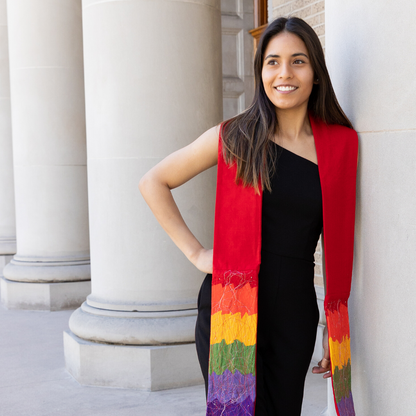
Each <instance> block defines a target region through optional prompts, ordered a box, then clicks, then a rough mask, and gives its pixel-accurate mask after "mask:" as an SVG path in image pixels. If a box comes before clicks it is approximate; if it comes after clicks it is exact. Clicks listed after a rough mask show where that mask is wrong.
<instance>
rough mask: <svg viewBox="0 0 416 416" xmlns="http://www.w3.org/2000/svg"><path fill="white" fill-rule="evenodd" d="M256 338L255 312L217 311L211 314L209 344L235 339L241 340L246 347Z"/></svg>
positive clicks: (228, 341) (231, 341) (254, 341)
mask: <svg viewBox="0 0 416 416" xmlns="http://www.w3.org/2000/svg"><path fill="white" fill-rule="evenodd" d="M256 338H257V314H254V315H248V314H244V316H243V317H242V318H241V313H240V312H238V313H234V314H224V315H223V314H222V313H221V312H217V313H216V314H214V315H212V316H211V345H214V344H218V343H220V342H221V341H222V340H225V343H226V344H231V343H233V342H234V341H235V340H238V341H240V342H242V343H243V344H244V345H246V346H247V347H248V346H250V345H255V344H256Z"/></svg>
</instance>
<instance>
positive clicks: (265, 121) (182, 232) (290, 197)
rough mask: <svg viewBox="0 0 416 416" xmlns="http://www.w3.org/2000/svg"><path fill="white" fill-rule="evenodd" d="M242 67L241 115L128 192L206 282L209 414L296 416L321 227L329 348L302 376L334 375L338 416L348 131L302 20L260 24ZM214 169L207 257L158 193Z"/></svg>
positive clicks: (344, 410)
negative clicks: (248, 92)
mask: <svg viewBox="0 0 416 416" xmlns="http://www.w3.org/2000/svg"><path fill="white" fill-rule="evenodd" d="M254 69H255V81H256V90H255V97H254V100H253V103H252V105H251V106H250V108H248V109H247V110H246V111H245V112H243V113H242V114H240V115H238V116H236V117H234V118H232V119H230V120H228V121H226V122H225V123H223V124H221V126H216V127H213V128H211V129H210V130H208V131H207V132H205V133H204V134H202V135H201V136H200V137H199V138H198V139H197V140H195V141H194V142H193V143H191V144H190V145H188V146H186V147H185V148H183V149H181V150H178V151H177V152H175V153H173V154H171V155H170V156H168V157H167V158H165V159H164V160H163V161H162V162H160V163H159V164H158V165H156V166H155V167H154V168H153V169H151V170H150V171H149V172H148V173H147V174H146V175H145V176H144V177H143V178H142V180H141V181H140V190H141V192H142V194H143V196H144V198H145V200H146V202H147V203H148V204H149V206H150V208H151V209H152V211H153V213H154V215H155V216H156V218H157V220H158V221H159V222H160V224H161V225H162V227H163V228H164V229H165V230H166V232H167V233H168V234H169V236H170V237H171V238H172V240H173V241H174V242H175V244H176V245H177V246H178V247H179V248H180V249H181V250H182V252H183V253H184V254H185V255H186V256H187V258H188V259H189V260H190V261H191V262H192V263H193V264H194V265H195V266H196V267H197V268H198V269H199V270H201V271H203V272H206V273H208V274H207V276H206V278H205V280H204V282H203V284H202V286H201V291H200V294H199V297H198V319H197V325H196V345H197V352H198V358H199V361H200V364H201V370H202V373H203V375H204V378H205V385H206V389H207V395H208V399H207V414H208V415H217V414H218V415H253V414H254V412H255V414H256V416H265V415H269V416H279V415H284V416H292V415H293V416H295V415H296V416H299V415H300V413H301V406H302V399H303V388H304V381H305V377H306V373H307V369H308V366H309V363H310V360H311V357H312V353H313V349H314V345H315V336H316V329H317V324H318V319H319V313H318V307H317V302H316V295H315V291H314V285H313V278H314V263H313V255H314V251H315V247H316V244H317V241H318V239H319V235H320V233H321V231H322V229H323V227H324V230H325V233H324V234H325V255H326V261H325V263H326V267H327V282H326V290H327V295H326V299H325V311H326V316H327V321H328V326H329V332H330V337H329V338H330V340H329V343H328V336H324V351H325V355H324V357H323V359H322V360H321V361H320V362H319V364H318V366H317V367H314V368H313V372H314V373H318V374H319V373H324V378H327V377H331V374H333V375H334V377H333V379H334V380H333V386H334V394H335V400H336V405H337V411H338V414H339V415H341V416H344V415H353V414H354V410H353V404H352V396H351V391H350V390H351V389H350V361H349V328H348V312H347V299H348V295H349V287H350V279H351V269H352V243H353V240H352V239H353V228H354V207H355V172H356V162H357V137H356V133H355V132H354V131H353V130H352V126H351V123H350V121H349V120H348V118H347V117H346V116H345V114H344V113H343V111H342V109H341V108H340V106H339V104H338V102H337V100H336V97H335V94H334V91H333V89H332V85H331V82H330V79H329V75H328V71H327V69H326V66H325V60H324V55H323V51H322V47H321V44H320V42H319V39H318V37H317V36H316V34H315V32H314V31H313V30H312V28H311V27H310V26H309V25H307V24H306V23H305V22H304V21H303V20H301V19H298V18H295V17H292V18H289V19H286V18H279V19H277V20H275V21H274V22H272V23H271V24H270V25H269V26H268V28H267V29H266V31H265V33H264V34H263V36H262V39H261V40H260V42H259V45H258V49H257V52H256V56H255V62H254ZM318 160H319V164H318ZM215 164H218V179H217V200H216V214H215V231H214V247H215V252H213V250H212V249H209V248H204V247H202V245H201V244H200V243H199V241H198V240H197V239H196V238H195V237H194V235H193V234H192V233H191V231H190V230H189V228H188V227H187V226H186V224H185V222H184V221H183V219H182V217H181V214H180V212H179V210H178V208H177V206H176V204H175V202H174V200H173V198H172V195H171V192H170V190H171V189H173V188H175V187H177V186H180V185H182V184H183V183H185V182H186V181H188V180H189V179H191V178H192V177H194V176H195V175H197V174H198V173H200V172H202V171H204V170H205V169H208V168H210V167H212V166H214V165H215ZM211 315H212V316H211ZM340 322H341V324H339V323H340ZM347 342H348V345H347ZM329 346H330V348H329ZM347 347H348V348H347ZM329 349H331V354H330V352H329ZM330 355H331V357H330ZM329 370H331V371H329Z"/></svg>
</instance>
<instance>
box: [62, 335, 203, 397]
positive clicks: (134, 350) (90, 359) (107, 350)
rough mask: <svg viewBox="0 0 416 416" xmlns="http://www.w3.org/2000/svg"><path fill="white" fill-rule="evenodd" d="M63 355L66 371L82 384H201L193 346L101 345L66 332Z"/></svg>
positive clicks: (153, 386)
mask: <svg viewBox="0 0 416 416" xmlns="http://www.w3.org/2000/svg"><path fill="white" fill-rule="evenodd" d="M64 354H65V363H66V369H67V370H68V372H69V373H70V374H71V375H72V376H73V377H74V378H75V379H76V380H77V381H78V382H79V383H80V384H83V385H88V386H106V387H119V388H130V389H139V390H151V391H157V390H165V389H172V388H178V387H186V386H193V385H198V384H202V383H203V378H202V374H201V370H200V367H199V363H198V358H197V354H196V349H195V343H189V344H181V345H168V346H131V345H112V344H100V343H95V342H90V341H85V340H84V339H81V338H78V337H77V336H76V335H74V334H73V333H72V332H70V331H65V332H64Z"/></svg>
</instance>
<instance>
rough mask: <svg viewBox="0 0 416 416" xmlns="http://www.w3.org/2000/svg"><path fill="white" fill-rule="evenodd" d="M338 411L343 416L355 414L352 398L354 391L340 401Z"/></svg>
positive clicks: (353, 415)
mask: <svg viewBox="0 0 416 416" xmlns="http://www.w3.org/2000/svg"><path fill="white" fill-rule="evenodd" d="M337 407H338V412H339V414H340V415H341V416H355V411H354V402H353V400H352V393H351V392H350V395H349V396H348V397H343V398H342V399H341V400H340V401H339V402H338V403H337Z"/></svg>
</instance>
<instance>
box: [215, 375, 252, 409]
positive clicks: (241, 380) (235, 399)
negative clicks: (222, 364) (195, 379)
mask: <svg viewBox="0 0 416 416" xmlns="http://www.w3.org/2000/svg"><path fill="white" fill-rule="evenodd" d="M248 397H249V398H250V401H251V402H252V403H253V402H254V401H255V398H256V377H254V376H253V375H252V374H246V375H244V374H241V373H240V372H239V371H238V370H236V371H235V372H234V373H231V371H230V370H225V371H224V372H223V373H222V374H220V375H217V374H215V373H212V374H210V376H209V379H208V402H214V400H218V402H220V403H228V402H232V403H242V402H245V400H246V399H247V398H248Z"/></svg>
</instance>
